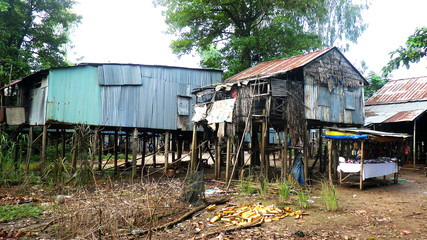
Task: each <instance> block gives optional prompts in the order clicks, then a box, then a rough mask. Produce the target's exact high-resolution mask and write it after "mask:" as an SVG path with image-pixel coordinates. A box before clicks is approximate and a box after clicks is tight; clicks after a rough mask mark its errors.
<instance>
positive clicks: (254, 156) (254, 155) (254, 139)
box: [251, 121, 261, 168]
mask: <svg viewBox="0 0 427 240" xmlns="http://www.w3.org/2000/svg"><path fill="white" fill-rule="evenodd" d="M258 131H259V125H258V124H256V123H255V122H254V121H252V132H251V167H252V168H253V167H255V166H256V165H260V164H261V161H260V156H259V154H260V152H259V142H258Z"/></svg>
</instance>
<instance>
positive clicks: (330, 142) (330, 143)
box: [328, 139, 332, 184]
mask: <svg viewBox="0 0 427 240" xmlns="http://www.w3.org/2000/svg"><path fill="white" fill-rule="evenodd" d="M328 156H329V157H328V159H329V161H328V163H329V164H328V173H329V182H330V183H331V184H332V139H330V140H328Z"/></svg>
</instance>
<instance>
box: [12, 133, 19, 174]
mask: <svg viewBox="0 0 427 240" xmlns="http://www.w3.org/2000/svg"><path fill="white" fill-rule="evenodd" d="M18 153H19V140H18V138H16V141H15V148H14V149H13V167H14V169H15V171H16V170H18V155H19V154H18Z"/></svg>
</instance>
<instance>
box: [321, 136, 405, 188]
mask: <svg viewBox="0 0 427 240" xmlns="http://www.w3.org/2000/svg"><path fill="white" fill-rule="evenodd" d="M322 136H323V137H324V138H326V139H328V141H329V144H328V146H329V152H330V154H329V159H330V160H329V163H330V164H329V166H330V167H329V176H330V177H329V179H330V180H331V181H332V176H331V174H332V162H333V160H332V149H331V148H332V147H331V146H332V142H333V141H340V142H341V143H342V144H341V146H342V147H343V148H342V149H341V151H340V153H339V155H340V156H339V158H338V159H339V160H338V163H337V166H336V169H337V171H338V173H339V181H340V184H342V183H345V182H346V180H348V179H349V177H350V176H353V175H356V174H359V176H360V180H359V185H360V189H361V190H362V189H363V181H365V180H366V179H369V178H375V177H381V176H384V178H385V176H386V175H389V174H394V182H395V183H397V173H398V171H399V166H398V162H399V158H401V157H402V153H403V149H404V147H405V144H406V139H407V138H408V137H410V136H409V135H406V134H400V133H389V132H380V131H373V130H369V129H353V128H352V129H342V128H341V129H339V128H331V129H329V130H328V131H326V134H324V135H322Z"/></svg>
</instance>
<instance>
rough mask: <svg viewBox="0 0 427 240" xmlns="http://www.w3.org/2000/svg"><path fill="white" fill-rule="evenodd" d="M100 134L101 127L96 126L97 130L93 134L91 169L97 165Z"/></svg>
mask: <svg viewBox="0 0 427 240" xmlns="http://www.w3.org/2000/svg"><path fill="white" fill-rule="evenodd" d="M98 135H99V128H95V132H94V135H93V141H92V156H91V158H90V169H94V168H93V167H94V165H95V157H96V155H97V154H98V148H97V145H98Z"/></svg>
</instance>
